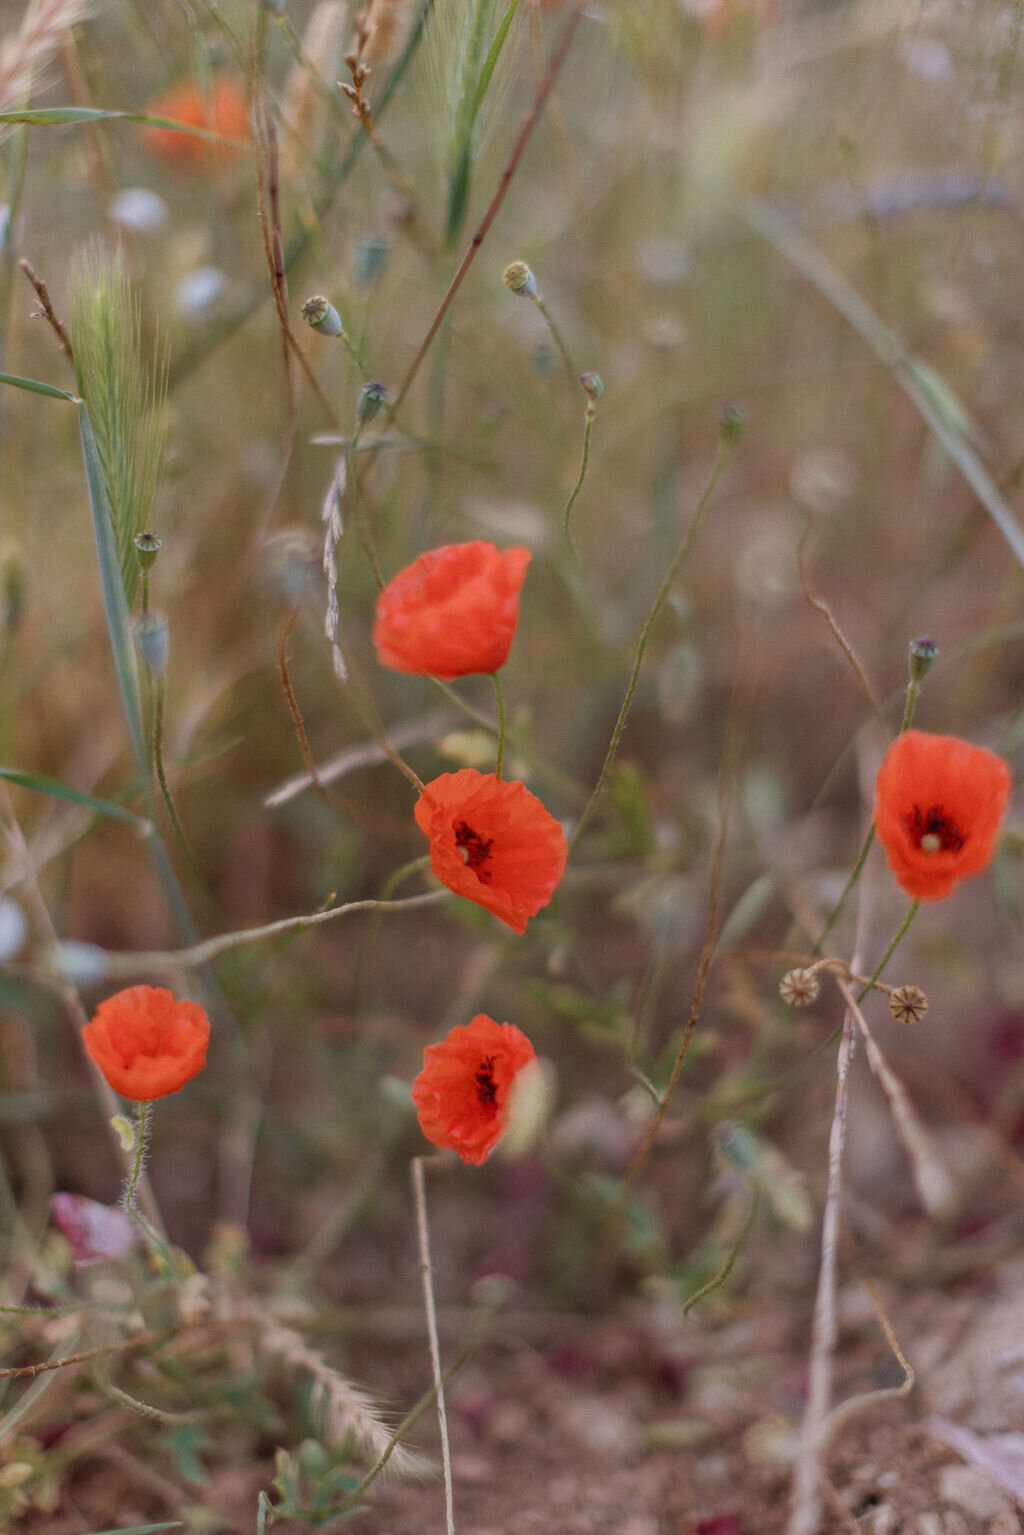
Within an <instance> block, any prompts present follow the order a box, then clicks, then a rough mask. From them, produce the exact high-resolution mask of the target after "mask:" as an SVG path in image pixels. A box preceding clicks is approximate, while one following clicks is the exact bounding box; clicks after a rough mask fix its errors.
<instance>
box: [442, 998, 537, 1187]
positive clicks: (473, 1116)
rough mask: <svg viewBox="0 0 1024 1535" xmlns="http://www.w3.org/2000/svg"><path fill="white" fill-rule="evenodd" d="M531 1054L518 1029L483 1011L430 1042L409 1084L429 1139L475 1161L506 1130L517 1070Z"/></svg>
mask: <svg viewBox="0 0 1024 1535" xmlns="http://www.w3.org/2000/svg"><path fill="white" fill-rule="evenodd" d="M535 1058H536V1056H535V1051H534V1048H533V1046H532V1045H531V1043H530V1041H529V1040H528V1039H527V1037H526V1035H525V1034H524V1033H523V1031H522V1030H521V1029H517V1028H516V1026H515V1024H514V1023H495V1021H494V1019H493V1018H488V1016H487V1014H486V1013H477V1015H476V1017H475V1018H473V1019H472V1020H471V1021H470V1022H469V1023H468V1024H464V1023H460V1024H459V1025H458V1026H457V1027H456V1028H454V1029H452V1031H451V1033H450V1034H449V1035H448V1037H447V1039H444V1040H442V1041H441V1043H440V1044H439V1045H428V1046H427V1048H426V1049H425V1050H424V1052H423V1070H422V1071H421V1072H420V1074H419V1076H418V1077H417V1078H416V1080H415V1082H414V1083H413V1085H412V1100H413V1102H414V1103H415V1105H416V1108H417V1111H418V1114H419V1121H420V1129H421V1130H422V1131H423V1134H424V1135H425V1136H426V1137H427V1140H428V1141H433V1143H434V1145H435V1146H440V1147H442V1148H443V1149H445V1150H449V1151H457V1152H458V1154H459V1156H460V1157H461V1158H462V1160H463V1161H464V1162H472V1163H474V1164H475V1165H477V1166H479V1164H480V1163H481V1162H482V1161H483V1160H484V1158H485V1157H487V1156H488V1155H489V1153H490V1152H492V1151H493V1150H494V1148H495V1146H496V1145H497V1144H498V1142H499V1141H500V1140H501V1137H502V1135H503V1133H504V1130H505V1121H506V1117H507V1113H508V1099H509V1093H510V1091H511V1088H512V1083H513V1082H514V1080H515V1078H516V1075H517V1073H518V1072H520V1071H522V1069H523V1067H524V1066H527V1065H529V1063H530V1061H532V1060H534V1059H535Z"/></svg>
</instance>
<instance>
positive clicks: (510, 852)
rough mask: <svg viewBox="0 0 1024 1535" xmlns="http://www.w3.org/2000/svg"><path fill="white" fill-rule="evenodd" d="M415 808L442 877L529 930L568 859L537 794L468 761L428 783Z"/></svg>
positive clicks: (558, 830)
mask: <svg viewBox="0 0 1024 1535" xmlns="http://www.w3.org/2000/svg"><path fill="white" fill-rule="evenodd" d="M415 815H416V820H417V822H418V824H419V826H420V829H421V830H422V831H423V832H425V833H426V835H427V837H428V838H429V840H430V866H431V868H432V869H433V871H434V873H435V874H436V875H437V877H438V879H439V880H441V881H442V883H443V884H445V885H447V886H448V888H449V889H450V890H454V891H455V893H456V894H457V895H462V896H465V897H466V899H467V900H470V901H475V902H476V903H477V904H478V905H479V906H486V907H487V909H488V911H491V912H493V913H494V915H495V916H496V917H499V918H500V919H501V921H502V922H505V923H507V924H508V926H509V927H511V928H514V929H515V931H516V932H517V933H524V932H525V931H526V923H527V920H528V919H529V918H530V917H533V916H535V915H536V914H537V912H538V911H540V909H541V907H543V906H546V905H547V904H548V902H549V901H550V899H551V897H552V895H553V894H554V891H555V887H556V886H557V884H558V881H559V880H560V879H561V877H562V873H563V871H564V869H565V862H566V842H565V833H564V832H563V831H562V828H561V826H559V824H558V822H557V821H556V820H555V818H554V816H553V815H552V814H551V813H550V811H548V810H546V809H545V807H544V806H543V805H542V804H541V802H540V800H539V799H538V798H537V796H536V795H535V794H531V793H530V791H529V789H528V788H527V787H526V785H525V784H523V783H520V782H519V781H518V780H512V781H511V782H510V781H507V780H505V779H502V778H498V777H497V775H496V774H494V773H478V772H477V770H476V769H475V768H461V769H460V770H459V772H457V773H444V774H442V775H441V777H440V778H435V779H434V780H433V782H432V783H428V784H427V785H426V786H425V787H424V790H423V793H422V794H421V795H420V797H419V800H418V801H417V803H416V808H415Z"/></svg>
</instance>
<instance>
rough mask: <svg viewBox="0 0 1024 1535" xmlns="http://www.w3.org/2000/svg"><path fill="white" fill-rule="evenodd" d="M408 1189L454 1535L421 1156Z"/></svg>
mask: <svg viewBox="0 0 1024 1535" xmlns="http://www.w3.org/2000/svg"><path fill="white" fill-rule="evenodd" d="M410 1172H411V1173H412V1192H413V1200H414V1202H415V1205H416V1240H417V1245H418V1248H419V1257H420V1277H421V1279H422V1281H423V1306H424V1310H425V1311H426V1316H427V1337H428V1339H429V1341H430V1364H431V1367H432V1369H433V1371H434V1394H435V1396H436V1398H437V1425H438V1428H439V1430H440V1433H441V1463H442V1465H443V1467H444V1514H445V1527H446V1530H447V1535H455V1509H454V1502H453V1496H452V1456H451V1450H450V1448H449V1445H448V1412H447V1408H446V1407H445V1400H444V1377H443V1375H442V1373H441V1345H440V1342H439V1340H438V1335H437V1307H436V1305H435V1303H434V1270H433V1266H432V1264H431V1261H430V1229H429V1227H428V1225H427V1192H426V1186H425V1180H424V1177H423V1158H422V1157H413V1159H412V1166H411V1168H410Z"/></svg>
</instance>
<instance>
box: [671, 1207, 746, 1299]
mask: <svg viewBox="0 0 1024 1535" xmlns="http://www.w3.org/2000/svg"><path fill="white" fill-rule="evenodd" d="M748 1188H749V1193H750V1205H749V1207H748V1209H747V1214H746V1218H745V1220H744V1222H743V1225H742V1227H741V1228H740V1233H739V1236H738V1237H737V1238H736V1240H735V1242H734V1243H733V1245H732V1247H731V1248H730V1249H729V1255H728V1257H727V1258H726V1260H725V1262H724V1263H723V1264H722V1267H721V1268H720V1269H719V1270H718V1273H717V1274H715V1276H714V1277H713V1278H712V1279H709V1280H708V1282H707V1284H704V1285H701V1287H700V1289H699V1290H697V1291H695V1292H694V1294H693V1295H691V1296H690V1298H689V1300H685V1301H684V1302H683V1316H689V1314H690V1312H691V1311H692V1310H693V1308H694V1306H696V1305H697V1303H698V1302H699V1301H702V1300H704V1299H705V1298H706V1297H707V1296H708V1295H711V1294H712V1293H713V1292H714V1291H715V1290H717V1289H718V1287H719V1285H723V1284H724V1283H725V1281H726V1280H727V1279H728V1277H729V1275H730V1274H731V1273H732V1270H733V1265H734V1264H735V1262H736V1259H737V1258H738V1257H739V1255H740V1253H741V1252H742V1251H743V1249H744V1247H745V1246H746V1245H747V1238H748V1236H749V1235H750V1232H751V1228H752V1227H753V1224H754V1220H755V1219H756V1216H757V1205H758V1194H757V1189H756V1188H755V1187H754V1185H753V1184H752V1183H751V1184H749V1185H748Z"/></svg>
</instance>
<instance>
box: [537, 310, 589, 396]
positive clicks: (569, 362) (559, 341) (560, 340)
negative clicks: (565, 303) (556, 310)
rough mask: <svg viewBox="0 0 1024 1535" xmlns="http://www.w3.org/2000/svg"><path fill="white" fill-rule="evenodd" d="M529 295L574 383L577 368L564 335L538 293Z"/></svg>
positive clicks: (577, 373)
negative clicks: (545, 323)
mask: <svg viewBox="0 0 1024 1535" xmlns="http://www.w3.org/2000/svg"><path fill="white" fill-rule="evenodd" d="M530 297H531V298H532V299H533V302H534V303H535V304H536V306H537V308H538V309H539V310H540V312H541V314H542V315H543V316H544V318H545V320H546V321H547V325H548V330H549V331H550V332H551V335H552V339H553V340H554V343H555V345H556V346H557V348H558V350H559V352H560V353H561V356H562V361H563V362H564V363H565V366H566V367H567V368H568V370H569V377H570V378H571V379H572V381H573V383H574V384H575V383H576V382H577V381H578V379H579V376H580V375H579V369H578V368H577V366H576V364H575V362H574V361H573V358H572V353H571V352H570V351H569V348H568V346H567V345H566V342H565V337H564V336H563V335H562V332H561V331H560V330H559V328H558V326H557V325H556V324H555V317H554V315H553V314H552V313H551V311H550V309H549V308H548V306H547V304H545V302H544V300H543V299H542V298H541V296H540V294H539V293H531V294H530Z"/></svg>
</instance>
